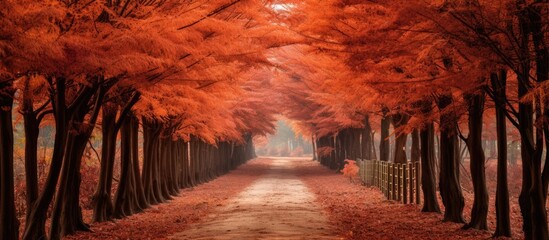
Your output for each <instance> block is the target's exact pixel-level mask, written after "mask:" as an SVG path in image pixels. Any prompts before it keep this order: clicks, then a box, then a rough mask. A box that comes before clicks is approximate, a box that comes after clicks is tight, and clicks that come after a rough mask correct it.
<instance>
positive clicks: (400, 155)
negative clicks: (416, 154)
mask: <svg viewBox="0 0 549 240" xmlns="http://www.w3.org/2000/svg"><path fill="white" fill-rule="evenodd" d="M409 119H410V117H409V116H408V115H406V114H403V113H397V114H393V116H392V117H391V120H392V122H393V129H395V131H397V129H398V128H400V127H402V126H404V125H406V124H407V123H408V120H409ZM407 139H408V134H406V133H404V132H401V133H398V134H397V135H396V139H395V154H394V159H393V162H394V163H406V162H408V157H407V156H406V140H407Z"/></svg>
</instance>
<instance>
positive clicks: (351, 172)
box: [341, 159, 359, 181]
mask: <svg viewBox="0 0 549 240" xmlns="http://www.w3.org/2000/svg"><path fill="white" fill-rule="evenodd" d="M358 170H359V167H358V166H357V165H356V161H354V160H349V159H345V166H344V167H343V170H341V172H343V176H346V177H349V179H350V180H351V181H353V180H354V179H356V178H358Z"/></svg>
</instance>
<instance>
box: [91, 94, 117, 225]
mask: <svg viewBox="0 0 549 240" xmlns="http://www.w3.org/2000/svg"><path fill="white" fill-rule="evenodd" d="M102 109H103V119H102V124H101V130H102V133H103V139H102V140H103V141H102V147H101V164H100V165H101V166H100V172H99V181H98V185H97V189H96V192H95V194H94V199H93V200H94V201H93V205H94V208H93V221H94V222H104V221H108V220H110V219H111V217H112V201H111V186H112V178H113V170H114V158H115V154H116V137H117V134H118V129H116V127H115V125H116V114H117V112H118V109H117V107H116V105H114V103H106V104H103V107H102Z"/></svg>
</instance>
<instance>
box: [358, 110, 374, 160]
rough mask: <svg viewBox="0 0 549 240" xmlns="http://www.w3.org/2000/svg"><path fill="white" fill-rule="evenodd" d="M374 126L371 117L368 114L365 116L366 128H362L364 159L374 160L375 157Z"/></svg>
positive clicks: (362, 155)
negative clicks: (373, 149)
mask: <svg viewBox="0 0 549 240" xmlns="http://www.w3.org/2000/svg"><path fill="white" fill-rule="evenodd" d="M372 141H373V139H372V126H371V125H370V118H369V117H368V116H366V117H365V118H364V128H363V129H362V142H361V146H362V154H361V157H362V159H367V160H372V159H373V153H372V147H373V144H372Z"/></svg>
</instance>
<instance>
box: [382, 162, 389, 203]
mask: <svg viewBox="0 0 549 240" xmlns="http://www.w3.org/2000/svg"><path fill="white" fill-rule="evenodd" d="M388 174H389V168H388V166H387V163H386V162H384V163H383V189H384V190H385V191H383V194H385V198H389V178H388V177H387V176H388Z"/></svg>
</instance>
